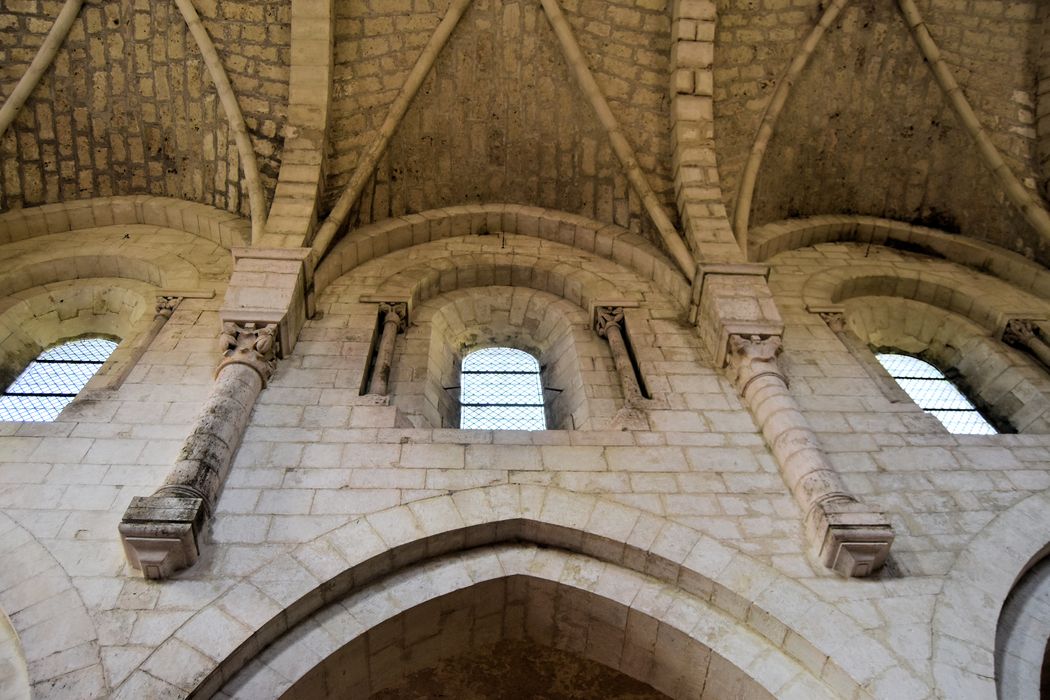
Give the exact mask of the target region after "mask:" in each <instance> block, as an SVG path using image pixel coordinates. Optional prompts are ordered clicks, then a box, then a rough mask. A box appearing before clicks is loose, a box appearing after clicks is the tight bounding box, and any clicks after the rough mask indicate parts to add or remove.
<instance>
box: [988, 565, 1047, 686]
mask: <svg viewBox="0 0 1050 700" xmlns="http://www.w3.org/2000/svg"><path fill="white" fill-rule="evenodd" d="M1048 549H1050V547H1048ZM995 681H996V687H997V688H998V691H999V698H1000V699H1001V700H1024V699H1025V698H1037V697H1043V696H1045V695H1046V693H1047V691H1048V690H1050V558H1047V557H1046V556H1043V557H1042V558H1040V559H1039V560H1038V561H1037V562H1035V563H1033V564H1032V565H1031V566H1030V568H1029V569H1028V571H1026V572H1025V573H1024V575H1023V576H1021V577H1020V578H1019V579H1018V580H1017V583H1016V584H1015V585H1014V587H1013V589H1012V590H1011V591H1010V595H1009V596H1007V598H1006V602H1005V603H1003V609H1002V612H1001V613H1000V614H999V625H998V629H997V630H996V634H995Z"/></svg>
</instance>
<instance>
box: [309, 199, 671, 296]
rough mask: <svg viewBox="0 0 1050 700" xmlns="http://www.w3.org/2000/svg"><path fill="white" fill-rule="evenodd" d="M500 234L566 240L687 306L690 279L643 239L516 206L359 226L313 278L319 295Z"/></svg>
mask: <svg viewBox="0 0 1050 700" xmlns="http://www.w3.org/2000/svg"><path fill="white" fill-rule="evenodd" d="M499 233H505V234H518V235H522V236H529V237H530V238H537V239H540V240H543V241H550V242H554V243H561V244H564V245H565V246H569V247H572V248H573V249H578V250H580V251H584V252H587V253H591V254H593V255H595V256H597V257H599V258H601V259H604V260H610V261H614V262H616V263H619V264H620V265H623V266H624V267H626V268H628V269H630V270H632V271H633V272H635V273H636V274H638V275H639V276H640V277H642V278H643V279H646V280H650V281H652V282H653V283H655V285H656V286H657V287H658V288H659V289H660V290H661V291H663V292H665V293H666V294H668V295H669V296H671V298H672V299H674V300H675V301H676V302H677V303H678V304H679V305H681V306H682V307H683V308H685V307H687V306H688V303H689V282H688V281H687V280H685V278H684V277H682V275H681V274H679V273H678V271H677V270H676V269H675V267H674V266H673V264H672V263H671V261H670V260H668V259H667V258H666V256H664V254H663V253H661V252H660V251H659V250H657V249H656V247H655V246H653V245H652V244H651V243H649V242H648V241H646V240H645V239H644V238H643V237H641V236H639V235H637V234H634V233H631V232H630V231H628V230H627V229H624V228H620V227H619V226H614V225H611V224H604V223H601V222H599V221H593V220H591V219H587V218H585V217H582V216H578V215H575V214H568V213H565V212H559V211H555V210H551V209H543V208H540V207H526V206H520V205H516V204H484V205H473V206H458V207H446V208H444V209H435V210H432V211H427V212H423V213H421V214H411V215H406V216H402V217H397V218H393V219H387V220H384V221H381V222H379V223H376V224H372V225H370V226H365V227H363V228H360V229H358V230H356V231H354V232H353V233H352V234H351V235H350V236H347V237H346V238H344V239H343V240H342V241H340V242H339V243H338V244H337V245H336V246H335V247H334V248H333V249H332V251H331V253H330V254H329V255H328V256H326V257H325V259H324V260H323V261H322V262H321V263H320V265H319V266H318V268H317V271H316V273H315V277H314V289H315V293H316V294H320V293H321V292H323V291H324V289H325V288H326V287H327V286H328V285H329V284H331V283H332V282H333V281H334V280H336V279H337V278H339V277H341V276H342V275H344V274H346V273H347V272H350V271H351V270H354V269H355V268H357V267H359V266H361V265H363V264H365V263H367V262H369V261H371V260H374V259H376V258H378V257H381V256H383V255H386V254H388V253H393V252H397V251H400V250H404V249H406V248H410V247H413V246H418V245H420V244H423V243H432V242H437V241H441V240H445V239H448V238H453V237H458V236H468V235H470V236H473V235H480V234H499Z"/></svg>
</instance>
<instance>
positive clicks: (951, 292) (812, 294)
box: [802, 261, 1050, 334]
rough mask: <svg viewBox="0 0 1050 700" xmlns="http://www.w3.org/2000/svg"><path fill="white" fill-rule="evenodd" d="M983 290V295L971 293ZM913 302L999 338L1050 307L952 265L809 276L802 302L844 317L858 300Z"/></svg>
mask: <svg viewBox="0 0 1050 700" xmlns="http://www.w3.org/2000/svg"><path fill="white" fill-rule="evenodd" d="M976 289H980V290H981V293H980V294H975V293H973V291H972V290H976ZM875 296H878V297H895V298H899V299H910V300H912V301H918V302H922V303H925V304H928V305H930V306H933V307H936V308H939V309H943V310H945V311H950V312H952V313H956V314H958V315H960V316H962V317H964V318H967V319H969V320H970V321H972V322H974V323H976V324H977V325H978V326H980V327H981V328H983V329H985V330H986V331H988V332H991V333H996V334H997V333H1000V332H1001V331H1002V329H1003V328H1004V327H1005V325H1006V322H1007V320H1008V319H1009V318H1011V317H1021V318H1025V317H1032V318H1041V317H1043V316H1044V315H1045V314H1046V313H1047V312H1048V311H1050V304H1048V303H1047V302H1045V301H1042V300H1040V299H1037V298H1036V297H1033V296H1032V295H1030V294H1027V293H1025V292H1022V291H1021V290H1019V289H1015V288H1014V287H1012V286H1010V285H1007V284H1005V283H1004V282H1001V281H999V280H996V279H993V278H988V277H985V276H979V275H977V273H974V272H972V271H969V270H965V269H962V268H958V267H957V266H954V265H952V264H951V263H947V264H937V263H936V262H935V261H930V262H928V263H923V264H918V263H915V264H900V263H896V264H877V263H875V264H871V263H869V264H860V265H856V264H851V265H843V266H839V267H834V268H831V269H828V270H825V271H822V272H820V273H817V274H815V275H812V276H811V277H809V278H808V279H807V280H806V282H805V285H804V286H803V289H802V301H803V303H804V304H805V306H806V309H807V310H808V311H810V312H812V313H817V312H820V313H824V312H832V313H841V312H842V310H843V304H844V303H845V302H846V301H847V300H849V299H852V298H855V297H875Z"/></svg>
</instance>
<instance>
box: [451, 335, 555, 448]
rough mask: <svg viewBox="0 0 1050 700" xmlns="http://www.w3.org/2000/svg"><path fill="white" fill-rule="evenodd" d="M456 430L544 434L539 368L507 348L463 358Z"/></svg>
mask: <svg viewBox="0 0 1050 700" xmlns="http://www.w3.org/2000/svg"><path fill="white" fill-rule="evenodd" d="M460 374H461V377H460V392H459V403H460V422H459V427H460V428H463V429H465V430H466V429H472V430H545V429H546V428H547V420H546V417H545V415H544V409H543V387H542V385H541V384H540V364H539V362H537V361H536V358H534V357H533V356H532V355H530V354H528V353H527V352H522V351H521V350H513V349H511V348H485V349H484V350H477V351H475V352H472V353H470V354H469V355H467V356H466V357H464V358H463V366H462V369H461V370H460Z"/></svg>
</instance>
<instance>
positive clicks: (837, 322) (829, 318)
mask: <svg viewBox="0 0 1050 700" xmlns="http://www.w3.org/2000/svg"><path fill="white" fill-rule="evenodd" d="M820 318H821V320H822V321H824V323H826V324H827V325H828V328H830V329H831V330H832V332H834V333H842V332H843V331H845V330H846V314H842V313H821V314H820Z"/></svg>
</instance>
